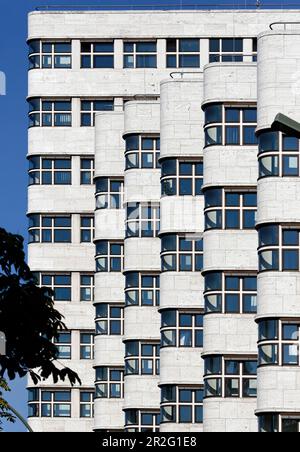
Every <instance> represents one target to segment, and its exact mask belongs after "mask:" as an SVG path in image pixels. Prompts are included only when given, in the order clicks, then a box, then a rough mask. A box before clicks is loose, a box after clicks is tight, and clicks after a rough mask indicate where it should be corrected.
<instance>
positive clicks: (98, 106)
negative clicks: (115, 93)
mask: <svg viewBox="0 0 300 452" xmlns="http://www.w3.org/2000/svg"><path fill="white" fill-rule="evenodd" d="M113 109H114V101H113V99H102V100H82V101H81V126H82V127H83V126H84V127H94V125H95V114H96V113H97V112H98V111H113Z"/></svg>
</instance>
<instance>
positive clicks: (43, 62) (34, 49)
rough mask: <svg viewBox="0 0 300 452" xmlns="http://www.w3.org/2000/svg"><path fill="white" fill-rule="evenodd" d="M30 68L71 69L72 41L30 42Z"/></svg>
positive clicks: (35, 40) (34, 40)
mask: <svg viewBox="0 0 300 452" xmlns="http://www.w3.org/2000/svg"><path fill="white" fill-rule="evenodd" d="M28 47H29V49H28V59H29V69H70V68H71V67H72V44H71V42H70V41H55V42H48V41H40V40H38V39H33V40H31V41H29V42H28Z"/></svg>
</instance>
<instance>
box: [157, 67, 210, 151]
mask: <svg viewBox="0 0 300 452" xmlns="http://www.w3.org/2000/svg"><path fill="white" fill-rule="evenodd" d="M202 89H203V76H202V74H201V73H200V72H199V73H197V77H195V78H190V77H188V75H187V76H186V77H183V78H180V79H177V78H176V79H168V80H164V81H162V82H161V85H160V95H161V122H160V127H161V132H160V137H161V151H160V157H161V158H165V157H200V156H201V155H202V149H203V144H204V143H203V129H202V128H203V124H204V122H203V121H204V116H203V111H202V110H201V103H202V101H203V94H202Z"/></svg>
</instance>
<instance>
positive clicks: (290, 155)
mask: <svg viewBox="0 0 300 452" xmlns="http://www.w3.org/2000/svg"><path fill="white" fill-rule="evenodd" d="M258 149H259V155H258V163H259V177H299V176H300V173H299V171H300V169H299V139H298V138H296V137H292V136H288V135H284V134H283V133H281V132H271V131H266V132H263V133H262V134H260V135H259V137H258Z"/></svg>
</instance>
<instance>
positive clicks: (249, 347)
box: [203, 314, 257, 354]
mask: <svg viewBox="0 0 300 452" xmlns="http://www.w3.org/2000/svg"><path fill="white" fill-rule="evenodd" d="M203 348H204V350H205V351H206V352H209V353H220V354H235V353H240V354H245V351H247V352H248V353H256V350H257V325H256V324H255V322H254V319H253V315H247V314H242V315H239V314H226V315H224V314H207V315H205V317H204V347H203Z"/></svg>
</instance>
